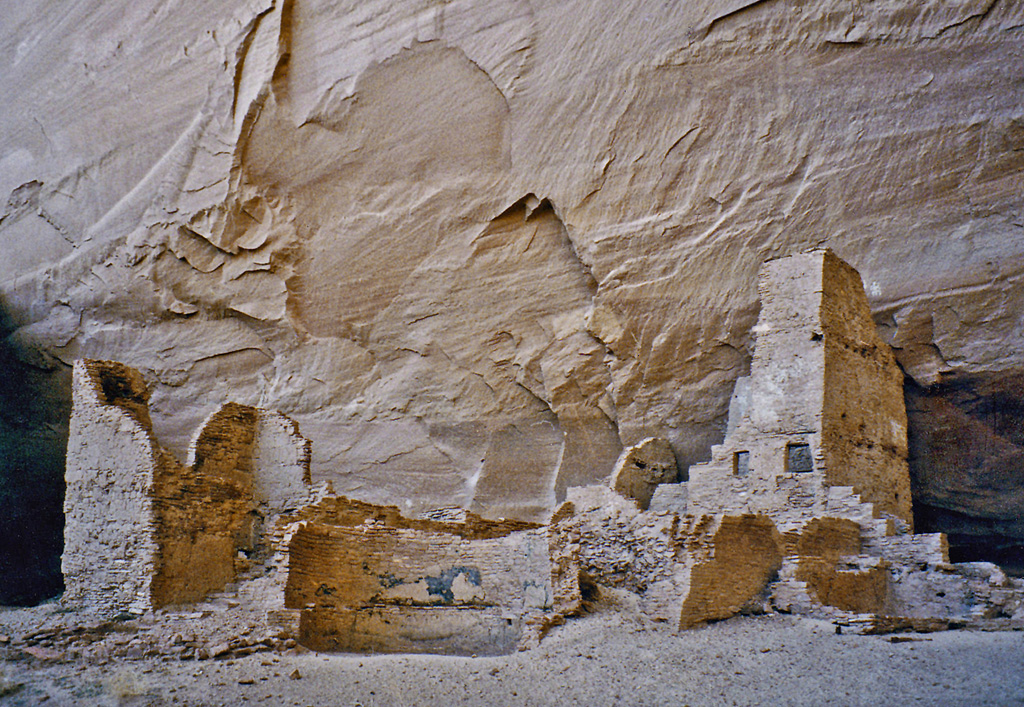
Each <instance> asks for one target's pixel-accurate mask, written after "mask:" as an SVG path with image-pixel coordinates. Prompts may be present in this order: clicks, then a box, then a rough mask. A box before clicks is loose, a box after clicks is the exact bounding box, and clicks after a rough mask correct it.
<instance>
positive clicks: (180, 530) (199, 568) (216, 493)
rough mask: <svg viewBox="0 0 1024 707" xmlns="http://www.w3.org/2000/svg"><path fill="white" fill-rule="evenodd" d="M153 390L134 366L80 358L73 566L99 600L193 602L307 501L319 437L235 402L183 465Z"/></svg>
mask: <svg viewBox="0 0 1024 707" xmlns="http://www.w3.org/2000/svg"><path fill="white" fill-rule="evenodd" d="M147 402H148V390H147V388H146V384H145V382H144V381H143V379H142V376H141V375H140V374H139V373H138V371H135V370H133V369H131V368H129V367H128V366H124V365H123V364H119V363H113V362H106V361H89V360H83V361H79V362H78V363H76V365H75V389H74V407H73V410H72V419H71V433H70V439H69V445H68V465H67V469H68V471H67V492H66V495H65V511H66V516H67V518H68V522H67V524H66V529H65V549H64V557H63V571H64V574H65V581H66V583H67V586H68V592H67V594H66V596H67V597H68V598H69V599H74V600H79V601H82V602H83V603H85V604H87V605H90V606H92V607H94V608H102V609H108V610H129V611H134V612H136V613H141V612H143V611H145V610H147V609H150V608H154V607H160V606H165V605H168V604H180V603H189V602H195V601H198V600H200V599H202V598H203V597H205V596H207V595H208V594H210V593H211V592H216V591H220V590H222V589H224V588H225V587H226V586H227V585H228V584H229V583H231V582H233V581H234V580H235V579H236V577H237V576H238V574H239V572H240V571H242V570H243V569H245V568H246V567H247V566H248V564H249V557H250V556H253V555H262V556H264V557H263V558H261V559H265V557H269V556H271V555H273V554H274V552H275V551H276V549H275V548H273V547H270V545H272V544H273V543H272V539H273V538H275V537H278V536H279V535H280V531H279V530H278V531H276V534H275V532H270V533H268V532H266V531H269V530H272V529H273V528H274V526H275V524H276V522H277V520H276V518H277V516H278V515H279V514H280V513H282V512H284V511H285V510H287V509H288V508H292V509H294V508H297V507H299V506H304V505H306V504H307V503H308V502H309V493H310V491H309V456H310V455H309V443H308V441H307V440H305V439H304V438H303V437H302V436H301V435H300V434H299V432H298V428H297V426H295V424H294V423H293V422H292V421H290V420H288V419H287V418H285V417H284V416H282V415H279V414H277V413H269V412H266V411H261V410H258V409H256V408H252V407H248V406H244V405H238V404H236V403H228V404H226V405H224V406H222V407H221V408H220V409H219V410H217V411H216V412H215V413H213V414H212V415H210V417H208V418H207V419H206V421H205V422H204V423H203V425H202V426H201V427H200V429H199V432H198V433H197V435H196V438H195V439H194V440H193V443H192V445H191V447H190V449H189V459H188V464H181V463H179V462H178V461H177V460H176V459H174V458H173V456H172V455H171V454H170V453H169V452H167V451H166V450H164V449H163V448H161V447H160V445H159V444H158V443H157V441H156V440H155V438H154V437H153V434H152V426H151V423H150V419H149V412H148V408H147Z"/></svg>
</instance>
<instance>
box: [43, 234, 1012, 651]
mask: <svg viewBox="0 0 1024 707" xmlns="http://www.w3.org/2000/svg"><path fill="white" fill-rule="evenodd" d="M760 293H761V298H762V309H761V314H760V318H759V321H758V324H757V328H756V330H755V333H756V348H755V352H754V356H753V361H752V363H751V368H750V375H749V376H748V377H746V378H743V379H741V380H739V381H738V382H737V385H736V389H735V392H734V395H733V400H732V404H731V407H730V415H729V423H728V430H727V433H726V435H725V439H724V440H723V442H722V443H721V444H720V445H717V446H715V447H714V448H713V449H712V458H711V460H710V461H709V462H706V463H703V464H698V465H695V466H692V467H691V468H690V470H689V474H688V477H687V480H686V481H680V480H679V472H678V470H677V468H676V464H675V457H674V455H673V453H672V449H671V447H670V446H669V444H668V443H667V442H666V441H664V440H660V439H657V438H648V439H645V440H643V441H641V442H640V443H638V444H637V445H634V446H633V447H631V448H628V449H626V450H625V451H624V452H623V454H622V456H621V457H620V459H619V462H618V464H617V465H616V467H615V470H614V472H613V474H612V475H611V477H610V478H609V479H608V482H607V483H606V484H604V485H596V486H583V487H570V488H568V489H567V492H566V499H567V500H566V501H565V502H564V503H562V504H561V505H560V506H558V507H557V508H553V509H550V513H549V516H548V522H546V523H535V522H528V521H525V520H511V519H508V520H507V519H487V518H484V517H481V516H480V515H477V514H475V513H473V512H469V511H467V510H464V509H459V508H447V509H438V510H436V511H431V512H427V513H425V514H421V515H420V516H419V517H415V518H410V517H407V516H405V515H403V514H402V513H401V512H400V511H399V509H398V508H397V507H393V506H381V505H374V504H370V503H365V502H361V501H358V500H353V499H349V498H345V497H341V496H337V495H335V494H334V493H333V492H332V490H331V488H330V486H329V485H326V484H324V485H320V486H318V487H316V488H314V487H313V486H312V485H311V479H310V472H309V459H310V445H309V442H308V441H307V440H305V439H304V438H303V437H302V436H301V435H300V434H299V431H298V428H297V425H296V424H295V423H294V422H292V421H291V420H289V419H288V418H286V417H284V416H282V415H280V414H277V413H274V412H269V411H265V410H259V409H256V408H252V407H247V406H243V405H237V404H234V403H227V404H226V405H224V406H223V407H222V408H221V409H220V410H219V411H217V412H216V413H214V414H213V415H211V416H210V417H209V418H208V419H207V420H206V421H205V422H204V423H203V425H202V426H201V428H200V430H199V432H198V433H197V435H196V436H195V439H194V441H193V443H192V445H191V448H190V452H189V458H188V460H187V462H186V463H185V464H181V463H179V462H178V461H176V460H175V459H174V458H173V456H172V455H171V454H170V453H168V452H167V451H165V450H164V449H162V448H161V447H160V445H159V444H158V443H157V441H156V440H155V438H154V435H153V431H152V424H151V422H150V419H149V412H148V408H147V400H148V392H147V387H146V385H145V383H144V381H143V380H142V377H141V375H140V374H139V373H138V372H137V371H135V370H133V369H131V368H128V367H127V366H124V365H122V364H119V363H112V362H104V361H92V360H82V361H79V362H78V363H77V364H76V365H75V370H74V408H73V411H72V422H71V442H70V444H69V447H68V458H67V495H66V503H65V512H66V517H67V523H66V527H65V551H64V558H63V571H64V574H65V580H66V584H67V591H66V593H65V597H64V600H65V602H67V603H69V604H71V605H73V606H76V607H79V608H81V609H83V610H90V611H100V612H129V613H134V614H141V613H145V612H149V611H152V610H154V609H157V608H160V607H166V606H175V605H182V604H188V603H192V602H197V601H200V600H203V599H205V598H207V597H209V596H211V595H214V594H217V593H221V594H223V593H229V594H232V595H233V596H236V597H240V598H244V602H245V604H246V606H247V607H249V608H250V609H251V608H252V607H256V608H258V609H259V610H260V611H262V612H264V613H265V615H266V620H267V622H268V624H272V625H274V626H276V627H278V628H279V629H280V630H281V631H283V632H285V633H287V634H288V635H291V636H292V637H294V638H295V639H296V640H297V641H298V642H300V643H302V644H304V645H306V646H307V647H310V648H313V649H315V650H338V651H377V652H382V651H383V652H438V653H457V654H467V655H468V654H476V655H484V654H494V653H506V652H509V651H512V650H515V649H516V648H517V647H521V646H524V645H528V644H529V643H531V642H534V641H536V640H538V639H539V638H540V637H541V636H542V635H543V634H544V632H545V631H546V630H547V629H548V628H549V627H550V626H552V625H554V624H557V623H559V622H561V621H562V620H564V618H565V617H566V616H571V615H573V614H576V613H579V612H580V611H582V610H584V608H585V606H586V605H587V602H588V601H589V600H591V599H593V598H595V596H597V595H598V594H599V593H600V591H601V589H602V587H604V588H615V589H619V590H626V591H629V592H632V593H633V594H635V595H636V597H637V599H638V604H639V606H640V608H641V610H642V611H643V612H644V613H645V614H647V615H648V616H650V617H651V618H653V619H655V620H659V621H665V622H669V623H670V624H672V625H674V626H678V627H679V628H690V627H693V626H697V625H700V624H701V623H704V622H707V621H713V620H718V619H724V618H728V617H730V616H733V615H736V614H739V613H744V612H754V613H759V612H768V611H783V612H794V613H800V614H806V615H811V616H817V617H822V618H828V619H831V620H833V621H836V622H838V623H841V624H846V625H849V626H851V627H854V628H855V629H857V630H861V631H887V630H893V629H897V628H906V627H912V628H919V629H933V628H941V627H947V626H954V625H965V624H975V625H986V626H990V627H1010V626H1021V625H1024V583H1022V582H1020V581H1018V580H1010V579H1008V578H1007V577H1006V576H1005V575H1004V574H1003V573H1002V572H1001V571H1000V569H999V568H998V567H996V566H995V565H992V564H989V563H968V564H959V565H955V564H951V563H950V562H949V557H948V551H947V545H946V541H945V537H944V536H943V535H941V534H918V535H915V534H913V532H912V522H913V521H912V515H911V498H910V485H909V477H908V472H907V462H906V458H907V422H906V413H905V409H904V405H903V398H902V374H901V372H900V370H899V368H898V367H897V365H896V362H895V359H894V358H893V355H892V352H891V351H890V349H889V347H888V346H886V345H885V344H884V343H883V342H882V341H881V339H880V338H879V336H878V334H877V332H876V330H875V326H874V324H873V322H872V319H871V315H870V311H869V308H868V303H867V299H866V297H865V295H864V290H863V286H862V284H861V281H860V277H859V275H858V274H857V272H856V271H855V270H854V269H853V268H851V267H850V266H849V265H847V264H846V263H844V262H842V261H841V260H840V259H839V258H837V257H836V256H835V255H833V254H832V253H831V252H830V251H827V250H820V251H813V252H809V253H802V254H798V255H794V256H790V257H786V258H781V259H778V260H774V261H771V262H769V263H767V264H766V265H765V267H764V269H763V272H762V275H761V280H760Z"/></svg>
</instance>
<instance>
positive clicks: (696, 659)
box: [0, 607, 1024, 707]
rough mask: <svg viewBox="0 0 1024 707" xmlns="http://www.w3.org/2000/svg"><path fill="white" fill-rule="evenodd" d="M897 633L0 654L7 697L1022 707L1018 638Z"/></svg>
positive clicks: (67, 701)
mask: <svg viewBox="0 0 1024 707" xmlns="http://www.w3.org/2000/svg"><path fill="white" fill-rule="evenodd" d="M896 641H897V642H893V637H891V636H860V635H849V634H843V635H836V633H835V629H834V627H833V626H832V624H830V623H827V622H822V621H813V620H809V619H801V618H796V617H791V616H762V617H748V618H736V619H731V620H729V621H724V622H721V623H717V624H712V625H710V626H707V627H705V628H701V629H697V630H692V631H686V632H682V633H675V632H673V631H672V630H670V629H668V628H667V627H664V626H657V625H652V624H650V623H649V622H646V621H644V620H643V619H642V618H640V617H638V616H635V615H630V614H629V613H628V612H627V613H623V612H622V611H616V610H613V608H610V607H603V608H602V607H598V608H597V609H596V610H595V612H594V613H592V614H590V615H588V616H586V617H583V618H579V619H573V620H570V621H569V622H567V623H566V624H565V625H564V626H561V627H558V628H555V629H554V630H552V632H551V633H550V634H549V635H548V636H547V638H545V639H544V640H543V642H542V643H541V644H540V645H539V646H538V647H535V648H532V649H530V650H525V651H521V652H519V653H515V654H513V655H509V656H502V657H487V658H485V657H480V658H464V657H441V656H421V655H376V656H370V655H326V654H317V653H312V652H300V653H298V654H296V653H295V651H289V652H286V653H283V654H279V653H273V652H270V653H260V654H254V655H250V656H246V657H244V658H239V659H229V660H205V661H178V660H173V661H171V660H166V659H163V660H161V659H140V660H116V661H110V662H108V663H107V664H106V665H96V664H90V663H88V662H84V661H80V662H59V661H45V660H36V659H29V660H17V661H13V660H9V661H7V662H5V663H4V664H3V666H2V680H3V682H2V684H0V692H5V693H6V694H5V695H4V696H3V697H0V705H40V704H43V705H253V704H262V705H296V706H298V707H305V706H307V705H314V706H317V707H319V706H320V705H345V706H352V705H363V706H364V707H370V705H388V706H392V705H394V706H398V705H417V706H418V705H444V707H454V706H456V705H588V706H599V705H826V704H828V705H910V704H922V705H972V706H973V705H1024V632H1005V633H994V632H990V633H986V632H973V631H947V632H943V633H932V634H926V635H922V634H907V635H902V636H899V637H898V638H896Z"/></svg>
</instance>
